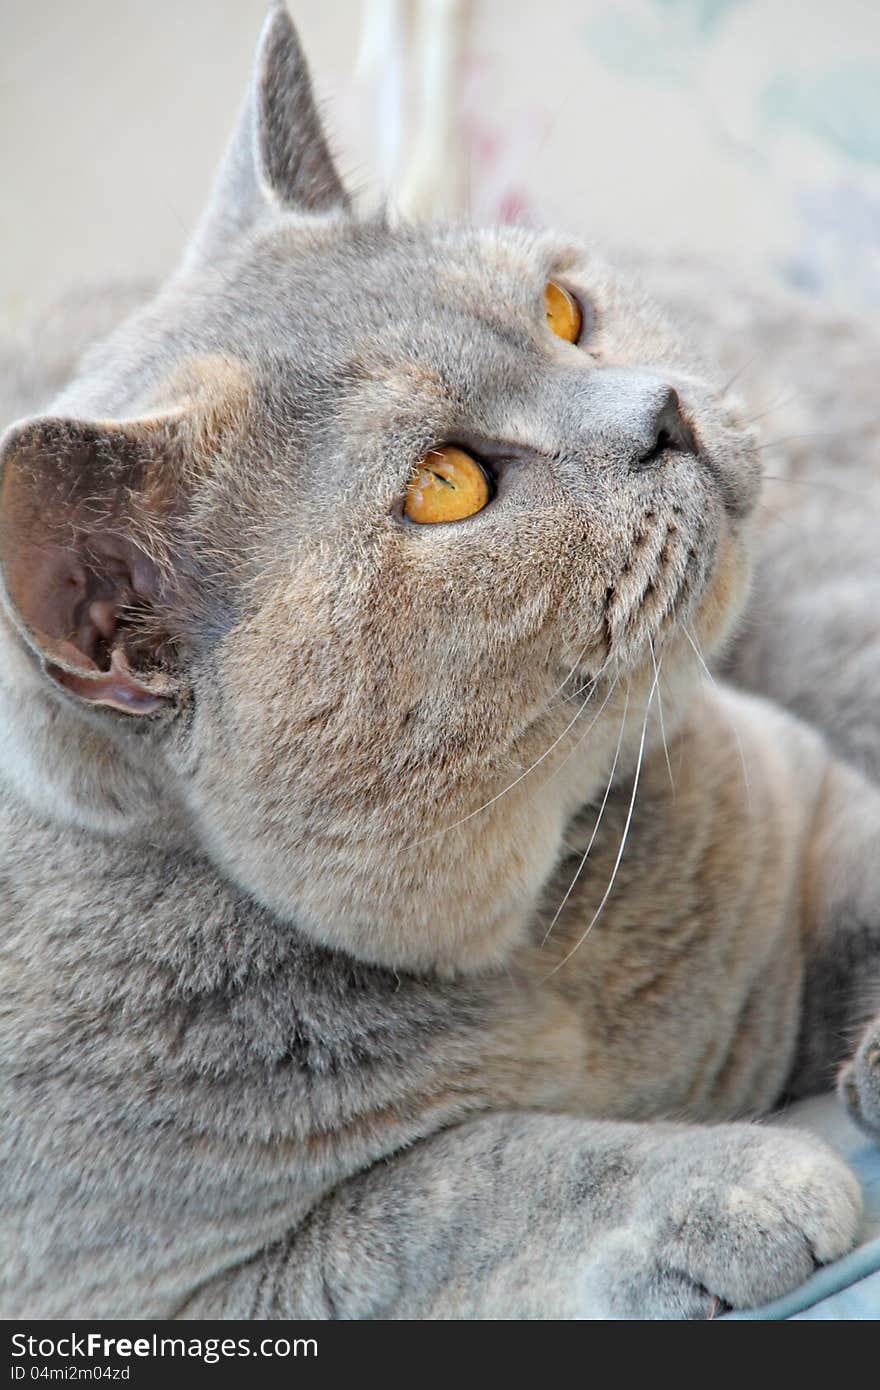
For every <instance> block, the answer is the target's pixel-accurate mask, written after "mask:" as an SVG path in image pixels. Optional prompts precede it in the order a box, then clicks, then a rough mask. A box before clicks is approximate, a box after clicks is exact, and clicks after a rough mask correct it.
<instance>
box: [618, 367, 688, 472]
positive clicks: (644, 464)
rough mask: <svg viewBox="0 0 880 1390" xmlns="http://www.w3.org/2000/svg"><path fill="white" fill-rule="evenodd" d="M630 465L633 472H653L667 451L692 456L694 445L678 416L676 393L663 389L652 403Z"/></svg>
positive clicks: (673, 390)
mask: <svg viewBox="0 0 880 1390" xmlns="http://www.w3.org/2000/svg"><path fill="white" fill-rule="evenodd" d="M639 433H640V434H641V435H642V438H641V439H640V441H639V443H638V445H637V447H636V450H635V452H634V453H633V456H632V459H631V461H630V467H631V468H632V469H634V470H635V471H639V470H641V469H643V468H656V467H657V466H658V465H660V464H661V463H662V461H663V457H664V455H665V454H666V453H668V452H669V451H670V450H671V451H674V452H677V453H680V454H696V453H697V448H698V446H697V441H696V439H695V438H694V432H693V430H692V429H691V427H690V425H689V424H688V423H687V421H686V420H685V418H684V416H683V415H682V410H681V401H680V400H679V398H678V392H677V391H676V390H675V389H674V388H673V387H672V386H667V387H664V389H663V391H662V392H661V393H660V395H659V399H658V398H655V401H654V402H652V404H651V407H650V409H649V413H648V415H647V419H646V420H645V421H644V431H642V430H640V431H639Z"/></svg>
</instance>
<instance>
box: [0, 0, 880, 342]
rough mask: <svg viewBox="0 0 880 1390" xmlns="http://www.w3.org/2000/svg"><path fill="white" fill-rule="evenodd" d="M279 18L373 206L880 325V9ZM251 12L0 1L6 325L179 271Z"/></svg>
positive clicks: (127, 1)
mask: <svg viewBox="0 0 880 1390" xmlns="http://www.w3.org/2000/svg"><path fill="white" fill-rule="evenodd" d="M290 9H291V12H292V14H293V17H294V19H295V21H296V22H297V24H298V26H299V29H300V33H301V36H302V38H303V40H304V43H305V46H306V50H307V53H308V56H309V59H310V62H311V65H312V71H313V77H314V81H315V86H316V89H317V92H318V94H319V96H320V98H321V100H322V102H323V103H324V109H325V113H326V117H327V120H328V125H329V128H330V131H331V135H332V140H333V145H334V148H335V150H336V152H337V155H338V157H339V162H340V165H341V167H342V169H343V171H344V172H345V174H346V175H347V176H348V178H349V181H350V183H351V184H352V185H353V186H354V187H356V188H357V189H359V190H360V191H361V195H362V197H363V198H364V200H365V201H366V202H368V203H369V202H371V201H375V200H376V199H377V198H378V197H379V196H381V195H382V193H383V191H384V192H385V193H389V192H390V194H391V196H392V197H396V198H398V200H399V201H401V202H402V203H403V205H404V206H406V207H408V208H410V209H415V210H417V211H418V210H426V209H431V208H432V207H433V206H436V207H438V208H440V209H441V210H447V211H459V210H462V211H464V212H466V213H467V214H468V215H471V216H472V217H474V218H475V219H476V220H481V221H485V220H498V219H499V218H500V219H504V220H515V221H516V220H519V221H525V222H529V223H532V224H538V225H540V224H542V223H548V222H549V223H554V224H556V225H559V226H561V227H563V228H568V229H571V230H572V231H573V232H576V233H577V234H578V235H579V236H585V237H587V238H588V239H593V240H599V241H601V242H604V243H612V244H614V243H621V242H622V243H630V244H632V243H636V244H638V245H640V246H650V247H658V248H663V249H667V250H675V251H679V252H684V253H690V252H699V253H701V254H707V255H709V256H712V257H715V258H721V259H723V260H724V261H725V262H727V263H728V264H730V263H736V264H739V265H740V266H742V267H743V268H745V269H746V270H749V269H752V270H754V269H757V268H761V269H763V268H769V269H770V270H771V271H772V273H773V274H775V275H777V276H779V277H781V278H782V279H784V280H787V281H788V282H791V283H796V284H798V285H800V286H803V287H805V288H806V289H807V290H808V291H810V292H812V293H817V294H823V295H825V296H830V297H832V298H834V299H835V300H838V301H840V302H842V303H846V304H852V305H856V306H863V305H874V306H877V305H878V304H880V3H878V0H834V3H830V0H799V3H797V4H792V3H791V0H542V3H540V4H538V3H534V0H290ZM264 14H265V4H264V0H148V2H145V0H42V2H41V3H35V0H2V4H0V16H2V22H0V27H2V44H0V103H2V111H0V129H2V131H3V136H4V139H3V153H2V161H3V181H2V189H3V191H2V202H0V235H2V245H3V250H4V255H3V258H2V261H0V313H2V315H3V316H4V317H6V318H9V317H12V318H15V317H16V316H17V315H18V313H19V312H21V311H23V307H24V306H25V305H30V304H33V303H34V302H37V303H40V302H44V301H46V300H47V299H50V298H51V297H52V296H53V295H54V294H56V293H57V292H58V291H60V290H62V289H66V288H67V287H68V286H70V285H71V284H73V283H84V282H85V283H88V282H95V283H98V282H100V281H102V280H106V279H108V278H116V277H120V276H136V277H138V278H142V277H146V278H153V277H155V276H158V275H161V274H162V273H164V272H165V271H167V270H169V269H170V268H171V267H172V266H173V265H174V263H175V260H176V258H177V257H178V255H179V253H180V251H181V248H182V246H183V244H184V241H185V239H186V236H187V233H188V231H189V230H190V229H191V228H192V226H193V224H194V222H195V219H196V217H197V214H198V212H199V210H200V208H201V206H202V204H203V202H204V199H205V197H206V195H207V192H208V188H209V185H210V181H211V177H212V174H213V171H214V168H215V166H216V163H217V161H218V159H219V157H220V154H221V152H222V149H223V146H224V143H225V140H226V137H227V135H228V133H229V129H230V126H231V123H232V120H233V117H234V115H235V111H236V108H237V106H238V104H239V102H240V100H241V97H242V94H243V91H244V87H245V84H246V81H247V77H248V72H249V67H250V63H251V58H252V54H253V50H254V46H255V43H256V40H257V36H258V33H259V30H260V27H261V23H262V20H263V16H264ZM438 64H439V68H438ZM444 64H445V68H444ZM444 82H445V84H446V85H445V87H444ZM444 93H445V95H444Z"/></svg>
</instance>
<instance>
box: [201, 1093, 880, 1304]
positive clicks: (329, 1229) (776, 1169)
mask: <svg viewBox="0 0 880 1390" xmlns="http://www.w3.org/2000/svg"><path fill="white" fill-rule="evenodd" d="M859 1212H860V1195H859V1190H858V1186H857V1184H856V1182H855V1180H854V1178H853V1177H852V1175H851V1174H850V1172H849V1170H848V1169H847V1168H846V1167H845V1166H844V1165H843V1164H842V1163H841V1162H840V1160H839V1159H838V1158H836V1157H835V1156H834V1155H833V1154H832V1153H831V1152H830V1150H828V1149H827V1148H826V1147H825V1146H824V1145H823V1144H821V1143H820V1142H818V1141H817V1140H814V1139H812V1138H809V1137H807V1136H804V1135H800V1134H798V1133H796V1132H793V1131H774V1130H772V1129H765V1128H762V1127H759V1126H749V1125H719V1126H715V1127H710V1128H699V1127H690V1126H684V1125H666V1124H663V1125H634V1124H618V1123H611V1122H591V1121H585V1120H576V1119H572V1118H569V1117H561V1116H560V1117H556V1116H545V1115H537V1114H532V1115H522V1114H520V1115H517V1114H498V1115H491V1116H486V1117H484V1118H481V1119H478V1120H474V1121H470V1122H469V1123H467V1124H464V1125H461V1126H459V1127H458V1128H455V1129H451V1130H448V1131H446V1132H444V1133H442V1134H440V1135H437V1136H435V1137H434V1138H432V1139H429V1140H426V1141H423V1142H422V1143H420V1144H418V1145H416V1146H414V1147H413V1148H412V1149H410V1150H408V1151H406V1152H405V1153H402V1154H400V1155H398V1156H397V1157H396V1158H394V1159H393V1160H391V1161H388V1162H383V1163H381V1164H379V1165H377V1166H376V1167H374V1168H372V1169H370V1170H369V1171H368V1172H366V1173H364V1174H362V1175H360V1176H359V1177H357V1178H355V1179H352V1180H351V1181H350V1182H348V1183H347V1184H345V1185H344V1186H343V1187H342V1188H340V1189H339V1190H338V1191H337V1192H336V1193H335V1194H334V1195H332V1196H331V1197H329V1198H327V1199H326V1200H325V1201H324V1202H323V1203H322V1205H321V1206H320V1207H318V1208H317V1209H316V1210H315V1211H314V1212H313V1213H312V1214H311V1216H310V1217H309V1218H308V1219H307V1221H306V1222H305V1223H304V1224H303V1226H301V1227H300V1228H299V1229H298V1230H297V1231H295V1232H293V1233H291V1234H289V1235H288V1236H286V1237H285V1238H284V1239H283V1240H281V1241H279V1242H278V1244H277V1245H275V1246H274V1247H271V1248H270V1249H268V1250H266V1251H264V1252H263V1253H261V1254H260V1255H259V1256H258V1257H257V1258H256V1259H254V1260H252V1261H250V1262H249V1263H248V1264H246V1265H243V1266H240V1267H239V1268H238V1269H234V1270H231V1271H229V1273H227V1274H226V1275H223V1276H221V1277H220V1278H219V1279H215V1280H213V1281H212V1282H211V1284H210V1285H208V1286H206V1287H204V1288H203V1289H202V1290H200V1291H199V1292H198V1293H197V1294H196V1295H195V1296H194V1297H193V1298H191V1299H190V1300H189V1302H188V1303H187V1304H186V1305H185V1306H184V1307H183V1308H182V1309H181V1310H180V1312H179V1316H181V1317H247V1318H273V1317H274V1318H290V1317H298V1318H302V1317H306V1318H314V1317H319V1318H628V1317H633V1318H706V1317H710V1316H713V1315H714V1313H715V1312H717V1311H718V1309H719V1308H720V1307H721V1306H723V1305H725V1304H729V1305H731V1306H734V1307H746V1306H751V1305H754V1304H757V1303H761V1302H762V1301H764V1300H766V1299H770V1298H773V1297H776V1296H778V1295H781V1294H783V1293H785V1292H786V1291H788V1290H790V1289H792V1288H794V1287H796V1286H797V1285H798V1284H799V1283H800V1282H802V1281H803V1279H805V1278H806V1277H807V1276H808V1275H809V1274H811V1273H812V1272H813V1270H814V1268H815V1267H816V1264H817V1263H823V1262H825V1261H827V1260H831V1259H834V1258H836V1257H837V1256H840V1255H842V1254H843V1253H844V1252H845V1251H846V1250H848V1249H849V1247H850V1246H851V1244H852V1242H853V1240H854V1238H855V1235H856V1230H857V1226H858V1220H859Z"/></svg>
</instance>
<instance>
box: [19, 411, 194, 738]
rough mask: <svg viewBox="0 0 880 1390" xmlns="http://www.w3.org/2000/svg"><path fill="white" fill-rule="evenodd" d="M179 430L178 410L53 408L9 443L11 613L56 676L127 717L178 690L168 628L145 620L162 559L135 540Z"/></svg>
mask: <svg viewBox="0 0 880 1390" xmlns="http://www.w3.org/2000/svg"><path fill="white" fill-rule="evenodd" d="M173 435H174V421H173V417H170V418H169V419H167V420H166V419H165V418H163V417H160V418H158V419H154V420H149V421H138V420H136V421H131V422H122V423H117V422H103V421H102V422H97V423H96V422H84V421H79V420H68V419H63V418H55V417H46V418H42V419H36V420H31V421H27V422H25V423H24V424H21V425H18V426H13V428H12V429H11V430H10V431H8V433H7V435H6V438H5V439H4V440H3V442H2V456H0V466H2V478H0V569H2V578H3V586H4V589H5V601H6V604H7V606H8V609H9V612H10V615H11V617H12V619H13V621H14V622H15V624H16V626H17V627H18V629H19V631H20V632H21V633H22V635H23V636H24V638H25V640H26V641H27V643H28V645H29V646H30V647H31V648H32V650H34V651H35V652H36V654H37V656H38V657H39V659H40V661H41V663H42V665H43V668H44V670H45V672H46V675H47V676H48V677H49V678H50V679H51V680H52V681H54V682H55V683H56V684H58V685H60V686H63V687H64V688H65V689H67V690H68V691H70V692H71V693H72V694H74V695H76V696H78V697H79V698H80V699H81V700H84V701H86V702H88V703H91V704H94V705H103V706H108V707H110V708H113V709H117V710H122V711H124V712H125V713H127V714H138V715H140V714H149V713H152V712H153V711H155V710H157V709H160V708H161V707H163V706H164V705H165V704H166V702H167V701H168V700H170V699H171V698H172V697H173V695H174V693H175V689H176V683H175V680H174V677H173V675H172V674H171V673H169V672H168V671H166V670H163V669H162V664H161V662H160V660H159V659H158V656H157V653H158V651H159V650H160V648H161V635H160V633H159V632H158V631H157V630H155V629H154V630H151V628H150V624H149V621H148V620H147V621H144V619H148V615H149V613H150V611H151V610H152V609H153V607H154V605H155V604H156V600H157V598H158V595H159V590H160V579H161V576H160V564H159V560H158V558H157V556H156V555H155V554H153V555H151V554H150V553H149V550H148V548H147V546H146V545H145V544H144V543H143V542H142V541H139V539H138V534H139V531H140V534H141V535H142V536H143V537H146V536H147V535H148V534H149V530H150V527H149V519H148V516H147V513H148V511H149V509H150V507H151V506H153V505H154V504H153V503H151V501H150V498H151V495H152V497H153V498H158V497H161V495H162V493H163V485H162V476H163V472H164V469H165V467H166V464H167V458H166V454H167V451H168V449H169V448H170V447H172V442H173ZM157 515H158V513H157ZM152 529H153V532H154V533H155V531H156V529H157V527H156V524H155V520H154V524H153V528H152Z"/></svg>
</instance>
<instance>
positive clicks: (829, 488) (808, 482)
mask: <svg viewBox="0 0 880 1390" xmlns="http://www.w3.org/2000/svg"><path fill="white" fill-rule="evenodd" d="M763 477H764V481H765V482H768V483H797V484H799V485H800V486H801V487H816V488H821V489H823V490H824V491H825V492H836V493H837V494H838V495H839V496H840V497H848V498H851V499H852V501H854V502H858V503H859V505H860V506H864V503H865V499H864V496H862V495H860V494H859V493H857V492H853V491H852V489H851V488H845V487H840V486H839V485H838V484H837V483H826V482H824V481H823V479H821V478H792V477H790V476H788V475H786V474H785V473H765V474H764V475H763Z"/></svg>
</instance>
